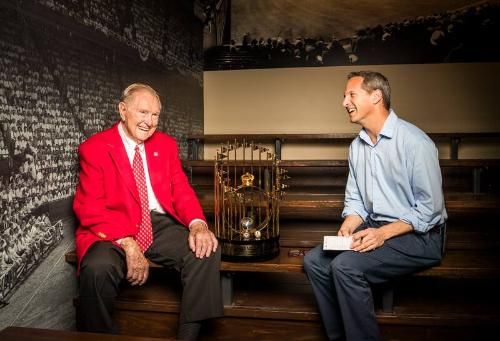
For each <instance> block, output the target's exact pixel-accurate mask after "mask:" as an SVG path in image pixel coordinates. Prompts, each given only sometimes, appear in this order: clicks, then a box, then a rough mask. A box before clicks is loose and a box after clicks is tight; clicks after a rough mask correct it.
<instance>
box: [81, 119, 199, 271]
mask: <svg viewBox="0 0 500 341" xmlns="http://www.w3.org/2000/svg"><path fill="white" fill-rule="evenodd" d="M144 147H145V151H146V160H147V164H148V171H149V177H150V179H151V186H152V187H153V191H154V193H155V195H156V198H157V199H158V201H159V203H160V205H161V206H162V207H163V209H164V210H165V211H166V212H167V213H168V214H169V215H170V216H172V217H173V218H174V219H176V220H177V221H179V222H180V223H181V224H183V225H184V226H188V225H189V223H190V222H191V221H192V220H193V219H202V220H204V221H206V219H205V217H204V215H203V211H202V209H201V206H200V203H199V202H198V199H197V198H196V195H195V193H194V191H193V189H192V188H191V186H190V185H189V182H188V180H187V178H186V175H185V174H184V172H183V170H182V167H181V163H180V160H179V155H178V148H177V144H176V142H175V140H174V139H173V138H172V137H170V136H168V135H166V134H164V133H161V132H158V131H157V132H155V133H154V134H153V135H152V136H151V137H150V138H149V139H147V140H146V142H145V143H144ZM79 155H80V182H79V184H78V187H77V189H76V193H75V199H74V202H73V209H74V211H75V213H76V216H77V217H78V219H79V221H80V226H79V227H78V228H77V230H76V241H75V243H76V254H77V257H78V264H80V262H81V260H82V258H83V256H84V255H85V252H86V251H87V250H88V248H89V247H90V246H91V245H92V244H93V243H94V242H96V241H98V240H109V241H114V240H116V239H119V238H123V237H127V236H135V235H136V234H137V232H138V227H139V224H140V222H141V208H140V201H139V193H138V191H137V186H136V184H135V180H134V175H133V172H132V167H131V165H130V161H129V159H128V156H127V152H126V151H125V146H124V145H123V141H122V139H121V137H120V134H119V132H118V124H115V125H114V126H113V127H112V128H110V129H107V130H105V131H103V132H100V133H97V134H95V135H93V136H92V137H90V138H89V139H87V140H86V141H85V142H83V143H82V144H81V145H80V147H79Z"/></svg>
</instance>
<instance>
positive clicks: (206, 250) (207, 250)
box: [188, 221, 218, 258]
mask: <svg viewBox="0 0 500 341" xmlns="http://www.w3.org/2000/svg"><path fill="white" fill-rule="evenodd" d="M189 230H190V232H189V237H188V240H189V248H190V249H191V251H193V252H194V253H195V255H196V257H197V258H203V257H209V256H210V254H211V253H212V252H215V251H216V250H217V244H218V241H217V238H215V235H214V234H213V233H212V231H210V230H209V229H208V226H207V225H205V224H204V223H202V222H201V221H197V222H195V223H193V224H192V225H191V226H190V228H189Z"/></svg>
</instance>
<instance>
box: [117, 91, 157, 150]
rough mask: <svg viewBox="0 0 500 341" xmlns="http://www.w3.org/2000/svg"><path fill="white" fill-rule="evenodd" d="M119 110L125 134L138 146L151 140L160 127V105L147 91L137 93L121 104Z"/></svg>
mask: <svg viewBox="0 0 500 341" xmlns="http://www.w3.org/2000/svg"><path fill="white" fill-rule="evenodd" d="M118 109H119V111H120V117H121V119H122V121H123V127H124V128H125V133H126V134H127V136H128V137H130V138H131V139H133V140H134V141H136V142H137V144H141V143H143V142H144V141H146V140H147V139H148V138H150V137H151V135H153V133H154V132H155V130H156V128H157V127H158V118H159V116H160V103H159V101H158V99H157V98H156V97H155V96H154V95H153V94H152V93H150V92H149V91H147V90H145V89H140V90H137V91H135V92H134V93H133V95H132V96H131V97H129V99H127V100H126V101H125V102H120V104H118Z"/></svg>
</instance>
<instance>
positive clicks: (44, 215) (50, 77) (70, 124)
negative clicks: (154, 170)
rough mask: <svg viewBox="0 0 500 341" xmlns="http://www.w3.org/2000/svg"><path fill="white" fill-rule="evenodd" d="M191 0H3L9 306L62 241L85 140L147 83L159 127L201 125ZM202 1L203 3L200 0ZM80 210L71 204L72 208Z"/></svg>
mask: <svg viewBox="0 0 500 341" xmlns="http://www.w3.org/2000/svg"><path fill="white" fill-rule="evenodd" d="M195 5H196V2H193V1H183V0H175V1H161V0H157V1H143V0H134V1H113V0H33V1H28V0H25V1H0V20H1V22H2V25H0V184H1V187H0V306H1V303H4V304H5V303H6V302H7V301H8V298H9V296H10V295H11V294H12V292H13V289H14V288H15V287H16V286H18V285H19V283H21V282H22V281H23V280H24V279H25V278H26V277H27V276H28V275H29V273H30V272H31V271H32V270H33V269H34V268H35V267H36V265H37V264H38V263H39V262H40V261H41V260H42V259H44V257H45V256H46V255H47V253H48V252H49V251H50V250H51V249H52V248H53V247H54V246H55V245H57V243H58V242H59V241H60V240H61V238H62V233H63V230H62V224H61V222H60V221H59V218H60V216H55V215H54V214H51V212H54V211H57V206H58V205H60V204H62V203H63V202H66V203H65V206H64V207H69V205H68V201H69V202H70V201H71V198H72V196H73V194H74V191H75V187H76V184H77V181H78V155H77V147H78V145H79V144H80V143H81V142H82V141H84V140H85V139H86V138H87V137H89V136H91V135H92V134H94V133H96V132H98V131H101V130H103V129H105V128H108V127H111V126H112V125H113V124H114V123H115V122H116V121H117V119H118V117H119V116H118V114H117V103H118V99H119V97H120V93H121V91H122V90H123V89H124V87H125V86H126V85H128V84H130V83H132V82H145V83H148V84H150V85H151V86H153V87H154V88H155V89H156V90H157V91H158V92H159V93H160V97H161V100H162V103H163V109H162V114H161V118H160V126H159V129H160V130H162V131H165V132H167V133H168V134H170V135H172V136H174V137H175V138H177V140H178V143H179V146H180V153H181V157H186V155H187V142H186V136H187V135H188V134H191V133H202V132H203V93H202V68H203V66H202V65H203V60H202V46H203V42H202V32H203V23H202V21H201V19H198V17H196V16H195V15H194V13H195V10H194V6H195ZM198 5H199V4H198ZM65 214H71V211H69V212H65Z"/></svg>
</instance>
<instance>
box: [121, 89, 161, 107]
mask: <svg viewBox="0 0 500 341" xmlns="http://www.w3.org/2000/svg"><path fill="white" fill-rule="evenodd" d="M141 90H146V91H148V92H149V93H150V94H152V95H153V96H155V97H156V99H157V100H158V103H159V104H160V110H161V101H160V96H159V95H158V93H157V92H156V90H155V89H153V88H152V87H150V86H149V85H147V84H143V83H133V84H130V85H129V86H127V87H126V88H125V90H123V92H122V96H121V97H120V102H127V101H129V100H130V98H131V97H132V96H133V95H134V94H135V93H136V92H138V91H141Z"/></svg>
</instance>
